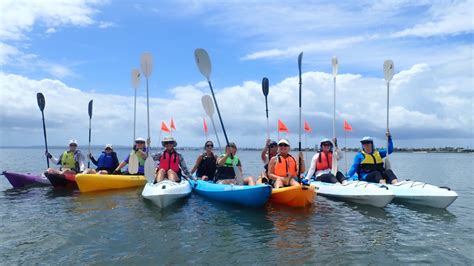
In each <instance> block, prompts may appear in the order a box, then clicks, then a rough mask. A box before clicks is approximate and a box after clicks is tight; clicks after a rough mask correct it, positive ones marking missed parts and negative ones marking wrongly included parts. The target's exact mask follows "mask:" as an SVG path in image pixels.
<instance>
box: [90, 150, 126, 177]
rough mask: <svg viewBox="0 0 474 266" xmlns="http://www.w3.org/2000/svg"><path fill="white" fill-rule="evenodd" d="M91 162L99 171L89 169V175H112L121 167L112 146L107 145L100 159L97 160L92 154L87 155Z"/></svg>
mask: <svg viewBox="0 0 474 266" xmlns="http://www.w3.org/2000/svg"><path fill="white" fill-rule="evenodd" d="M87 156H88V157H89V159H90V160H91V162H92V163H93V164H94V165H95V166H97V169H95V170H94V169H89V171H88V173H89V174H95V173H99V174H105V175H106V174H112V173H113V172H114V170H115V169H116V168H117V166H118V165H119V161H118V158H117V153H115V152H114V148H113V146H112V144H107V145H105V147H104V151H103V152H102V153H101V154H100V156H99V159H97V160H96V159H95V158H94V156H93V155H92V154H90V153H89V154H87Z"/></svg>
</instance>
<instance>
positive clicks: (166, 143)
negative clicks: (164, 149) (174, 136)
mask: <svg viewBox="0 0 474 266" xmlns="http://www.w3.org/2000/svg"><path fill="white" fill-rule="evenodd" d="M163 143H164V144H165V145H168V144H174V141H166V142H163Z"/></svg>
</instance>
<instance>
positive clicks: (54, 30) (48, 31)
mask: <svg viewBox="0 0 474 266" xmlns="http://www.w3.org/2000/svg"><path fill="white" fill-rule="evenodd" d="M45 33H46V34H53V33H56V29H55V28H48V29H47V30H46V31H45Z"/></svg>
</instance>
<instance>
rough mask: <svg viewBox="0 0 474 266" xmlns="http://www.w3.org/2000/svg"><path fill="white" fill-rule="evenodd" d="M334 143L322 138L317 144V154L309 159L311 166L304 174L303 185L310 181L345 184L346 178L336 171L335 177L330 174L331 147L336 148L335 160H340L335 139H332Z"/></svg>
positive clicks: (340, 155) (340, 156)
mask: <svg viewBox="0 0 474 266" xmlns="http://www.w3.org/2000/svg"><path fill="white" fill-rule="evenodd" d="M334 143H335V144H336V145H333V142H332V141H331V140H330V139H327V138H324V139H322V140H321V142H320V143H319V152H317V153H316V154H315V155H314V156H313V158H312V159H311V166H310V168H309V170H308V173H307V174H306V177H305V179H304V181H303V183H305V184H307V183H309V181H310V180H311V179H315V180H316V181H322V182H327V183H343V184H344V183H346V182H347V180H346V177H345V176H344V175H343V174H342V173H341V172H340V171H337V173H336V176H334V175H333V174H332V173H331V170H332V157H333V155H334V153H333V146H336V156H337V160H338V161H339V160H341V159H342V153H341V152H340V151H339V148H338V147H337V139H334Z"/></svg>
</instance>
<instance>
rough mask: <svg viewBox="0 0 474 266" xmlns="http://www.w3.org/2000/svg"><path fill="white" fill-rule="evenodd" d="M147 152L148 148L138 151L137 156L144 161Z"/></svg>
mask: <svg viewBox="0 0 474 266" xmlns="http://www.w3.org/2000/svg"><path fill="white" fill-rule="evenodd" d="M147 150H148V148H145V150H144V151H143V150H138V154H137V156H141V157H142V158H143V159H146V157H147Z"/></svg>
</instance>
